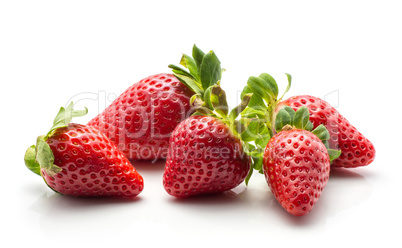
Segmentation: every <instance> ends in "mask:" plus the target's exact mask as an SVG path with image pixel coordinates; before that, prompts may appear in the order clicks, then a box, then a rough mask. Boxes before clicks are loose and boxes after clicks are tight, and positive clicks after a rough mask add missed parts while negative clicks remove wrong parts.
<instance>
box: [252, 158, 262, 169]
mask: <svg viewBox="0 0 402 248" xmlns="http://www.w3.org/2000/svg"><path fill="white" fill-rule="evenodd" d="M263 160H264V159H263V158H262V157H254V158H253V161H254V164H253V166H254V170H257V171H259V170H261V169H262V162H263Z"/></svg>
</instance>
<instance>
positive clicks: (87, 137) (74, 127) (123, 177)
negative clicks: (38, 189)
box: [25, 103, 144, 197]
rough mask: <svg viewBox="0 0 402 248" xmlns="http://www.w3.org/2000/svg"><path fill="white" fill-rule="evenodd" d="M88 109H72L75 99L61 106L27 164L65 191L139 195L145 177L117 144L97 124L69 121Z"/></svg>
mask: <svg viewBox="0 0 402 248" xmlns="http://www.w3.org/2000/svg"><path fill="white" fill-rule="evenodd" d="M86 113H87V109H85V110H82V111H76V110H73V103H71V104H70V105H69V106H68V107H67V108H63V107H62V108H61V109H60V111H59V113H58V114H57V116H56V118H55V120H54V123H53V127H52V128H51V129H50V131H49V132H48V133H47V134H46V135H44V136H39V137H38V139H37V143H36V146H31V147H29V148H28V150H27V152H26V154H25V164H26V166H27V167H28V168H29V169H30V170H31V171H33V172H34V173H36V174H38V175H40V176H42V177H43V179H44V180H45V182H46V184H47V185H48V186H49V187H50V188H51V189H53V190H54V191H56V192H58V193H61V194H64V195H72V196H88V197H89V196H90V197H101V196H116V197H134V196H136V195H138V194H139V193H140V192H141V191H142V190H143V187H144V185H143V179H142V177H141V175H140V174H139V173H138V172H137V171H136V170H135V169H134V167H133V166H132V165H131V164H130V162H129V160H128V159H127V158H126V157H125V156H124V154H123V153H121V152H120V151H119V150H118V149H117V147H116V145H115V144H114V143H113V142H112V141H111V140H110V139H108V138H107V137H106V136H105V135H104V134H102V133H100V132H99V131H98V130H97V129H96V128H94V127H91V126H87V125H81V124H75V123H69V122H70V121H71V119H72V118H73V117H78V116H83V115H85V114H86Z"/></svg>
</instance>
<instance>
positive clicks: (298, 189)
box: [262, 107, 340, 216]
mask: <svg viewBox="0 0 402 248" xmlns="http://www.w3.org/2000/svg"><path fill="white" fill-rule="evenodd" d="M311 127H312V123H311V122H310V121H309V112H308V109H307V108H306V107H302V108H300V109H299V110H298V111H296V112H295V111H294V110H293V109H290V108H284V109H282V110H280V111H279V112H278V114H277V119H276V120H275V131H276V132H277V133H276V134H275V135H274V136H273V137H272V138H271V139H270V140H269V142H268V144H267V146H266V149H265V152H264V154H263V167H262V169H263V172H264V175H265V179H266V181H267V183H268V186H269V187H270V188H271V191H272V193H273V194H274V195H275V198H276V199H277V200H278V202H279V203H280V204H281V206H282V207H283V208H284V209H285V210H286V211H288V212H289V213H290V214H293V215H296V216H301V215H305V214H307V213H309V212H310V211H311V209H312V208H313V206H314V204H315V203H316V202H317V200H318V198H319V197H320V195H321V193H322V190H323V189H324V187H325V185H326V184H327V181H328V178H329V172H330V161H331V160H333V159H335V158H336V157H338V156H339V155H340V152H339V151H335V150H331V149H327V147H326V146H325V144H324V143H325V142H326V141H327V140H328V139H329V138H330V136H329V132H328V130H327V129H326V128H325V126H324V125H319V126H318V127H317V128H316V129H314V130H312V131H311Z"/></svg>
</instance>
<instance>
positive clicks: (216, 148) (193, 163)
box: [163, 116, 251, 197]
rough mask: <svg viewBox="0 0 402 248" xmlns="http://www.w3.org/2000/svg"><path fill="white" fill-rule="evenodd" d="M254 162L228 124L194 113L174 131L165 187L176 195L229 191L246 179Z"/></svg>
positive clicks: (185, 195)
mask: <svg viewBox="0 0 402 248" xmlns="http://www.w3.org/2000/svg"><path fill="white" fill-rule="evenodd" d="M250 163H251V160H250V157H249V156H248V155H246V154H245V153H244V152H243V147H242V144H241V141H240V139H239V138H238V137H236V136H235V135H234V134H233V133H232V131H231V130H230V128H229V126H228V125H227V124H225V123H223V122H222V121H220V120H219V119H217V118H215V117H211V116H192V117H189V118H188V119H186V120H185V121H183V122H182V123H180V125H178V126H177V127H176V129H175V131H174V132H173V133H172V137H171V138H170V145H169V153H168V156H167V160H166V167H165V172H164V175H163V186H164V188H165V190H166V191H167V192H168V193H169V194H171V195H173V196H176V197H188V196H192V195H200V194H209V193H215V192H223V191H227V190H230V189H232V188H234V187H236V186H237V185H239V184H240V183H241V182H243V181H244V179H245V177H246V176H247V174H248V171H249V169H250Z"/></svg>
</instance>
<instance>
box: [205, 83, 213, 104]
mask: <svg viewBox="0 0 402 248" xmlns="http://www.w3.org/2000/svg"><path fill="white" fill-rule="evenodd" d="M213 87H214V86H210V87H208V88H207V89H206V90H205V92H204V102H205V106H206V107H207V108H209V109H211V110H212V109H214V106H213V105H212V102H211V90H212V88H213Z"/></svg>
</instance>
